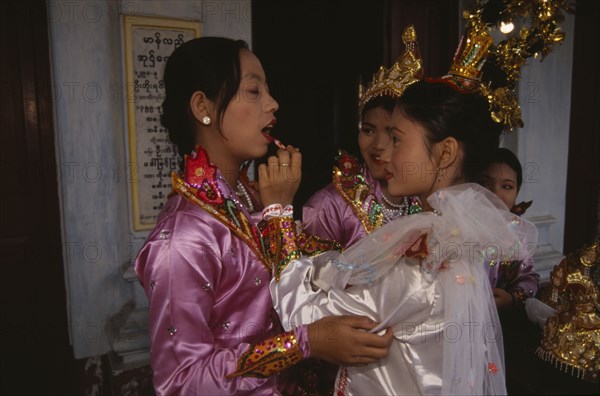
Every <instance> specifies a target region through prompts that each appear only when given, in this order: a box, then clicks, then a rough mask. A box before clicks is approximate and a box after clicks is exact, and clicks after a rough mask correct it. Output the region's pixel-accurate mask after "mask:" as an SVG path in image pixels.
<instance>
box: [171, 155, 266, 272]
mask: <svg viewBox="0 0 600 396" xmlns="http://www.w3.org/2000/svg"><path fill="white" fill-rule="evenodd" d="M184 175H185V179H183V178H181V177H180V176H179V175H177V174H176V173H175V172H173V173H172V174H171V179H172V183H173V184H172V185H173V191H175V192H177V193H178V194H180V195H181V196H182V197H184V198H186V199H187V200H189V201H190V202H192V203H193V204H195V205H196V206H198V207H200V208H202V209H204V210H205V211H207V212H208V213H210V214H211V215H213V216H214V217H215V218H217V219H218V220H219V221H221V222H222V223H223V224H225V225H226V226H227V227H228V228H229V229H230V230H231V231H233V233H234V234H235V235H236V236H238V237H239V238H240V239H242V240H243V241H244V242H245V243H246V244H247V245H248V246H249V247H250V249H251V250H252V251H253V252H254V253H255V254H256V256H257V257H258V258H259V260H260V261H261V262H262V263H263V265H264V266H265V267H267V270H268V271H269V272H270V271H271V268H272V263H271V262H270V261H269V260H268V257H267V255H266V249H265V244H264V242H263V240H262V237H261V233H260V230H259V229H258V227H256V225H254V223H253V222H252V221H250V220H249V219H248V217H247V216H246V214H245V213H244V211H243V210H242V209H241V208H240V207H239V206H238V205H237V204H236V202H235V201H234V200H233V199H231V198H229V197H224V196H223V193H222V191H221V189H220V188H219V184H218V181H217V168H216V167H215V166H214V165H213V164H211V163H210V162H209V161H208V156H207V154H206V151H204V149H202V148H201V147H200V146H196V151H195V154H194V155H192V156H188V155H186V156H185V172H184Z"/></svg>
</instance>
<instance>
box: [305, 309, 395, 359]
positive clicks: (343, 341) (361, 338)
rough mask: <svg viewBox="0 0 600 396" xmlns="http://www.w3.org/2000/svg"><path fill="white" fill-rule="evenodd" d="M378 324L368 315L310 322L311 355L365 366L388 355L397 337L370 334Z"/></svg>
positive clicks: (336, 317)
mask: <svg viewBox="0 0 600 396" xmlns="http://www.w3.org/2000/svg"><path fill="white" fill-rule="evenodd" d="M376 325H377V323H375V322H374V321H372V320H371V319H369V318H367V317H366V316H349V315H346V316H328V317H325V318H323V319H319V320H317V321H316V322H314V323H311V324H310V325H308V340H309V344H310V356H311V357H315V358H319V359H323V360H326V361H328V362H331V363H335V364H337V365H341V366H364V365H366V364H371V363H376V362H377V361H378V360H379V359H382V358H384V357H386V356H387V355H388V349H389V346H390V344H391V342H392V338H393V336H394V334H393V332H392V330H391V329H389V328H388V329H386V332H385V334H383V335H381V336H380V335H377V334H372V333H369V332H368V330H371V329H373V328H374V327H375V326H376Z"/></svg>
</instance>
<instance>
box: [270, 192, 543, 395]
mask: <svg viewBox="0 0 600 396" xmlns="http://www.w3.org/2000/svg"><path fill="white" fill-rule="evenodd" d="M428 201H429V203H430V205H431V206H432V207H433V208H434V209H435V212H434V213H431V212H429V213H421V214H418V215H412V216H408V217H403V218H400V219H398V220H395V221H393V222H391V223H389V224H387V225H385V226H384V227H382V228H380V229H379V230H377V231H375V232H373V233H371V234H370V235H368V236H367V237H365V238H363V239H362V240H361V241H359V242H358V243H356V244H355V245H353V246H352V247H350V248H348V249H347V250H346V251H345V252H344V253H343V254H341V255H335V254H332V253H327V254H322V255H320V256H316V257H312V258H302V259H300V260H296V261H294V262H292V263H290V264H289V265H288V267H287V268H286V269H285V270H284V272H283V273H282V276H281V280H280V282H279V283H277V282H275V281H272V282H271V294H272V297H273V302H274V305H275V308H276V310H277V311H278V313H279V315H280V317H281V319H282V322H284V325H285V326H287V327H288V328H291V327H293V326H294V325H298V324H308V323H311V322H313V321H315V320H317V319H319V318H321V317H324V316H328V315H340V314H359V315H366V316H369V317H371V318H372V319H374V320H376V321H378V322H380V325H379V326H378V328H377V329H375V330H374V331H380V330H381V329H384V328H386V327H392V328H393V330H394V336H395V341H394V345H393V346H392V348H391V349H390V355H389V356H388V358H387V359H385V360H382V361H380V363H379V364H376V365H369V366H366V367H364V368H347V369H345V370H342V371H341V372H340V374H339V375H338V384H337V385H338V390H340V389H339V388H340V386H341V385H340V384H343V386H344V389H341V390H342V391H344V392H345V393H346V394H361V393H365V392H370V393H378V392H380V393H388V394H403V393H421V394H505V393H506V387H505V376H504V357H503V347H502V333H501V328H500V325H499V321H498V315H497V310H496V306H495V304H494V300H493V297H492V292H491V288H490V284H489V280H488V276H487V273H486V270H485V266H484V260H488V261H489V260H490V259H493V258H499V259H503V260H504V259H510V260H517V259H518V260H524V259H527V258H528V257H530V256H531V255H532V254H533V252H534V250H535V243H537V230H536V228H535V226H534V225H533V224H532V223H530V222H529V221H527V220H524V219H521V218H519V217H518V216H515V215H513V214H511V213H510V212H509V211H508V210H507V208H506V206H505V205H504V204H503V203H502V202H501V201H500V200H499V199H498V198H497V197H496V196H495V195H494V194H492V193H490V192H489V191H487V190H485V189H483V188H482V187H480V186H479V185H476V184H462V185H457V186H453V187H450V188H446V189H443V190H438V191H436V192H435V193H434V194H432V195H431V196H430V197H429V198H428ZM347 285H351V286H350V287H347ZM341 376H346V377H345V378H341Z"/></svg>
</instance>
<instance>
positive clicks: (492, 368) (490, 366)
mask: <svg viewBox="0 0 600 396" xmlns="http://www.w3.org/2000/svg"><path fill="white" fill-rule="evenodd" d="M488 371H489V372H490V373H492V374H496V373H497V372H498V366H496V363H488Z"/></svg>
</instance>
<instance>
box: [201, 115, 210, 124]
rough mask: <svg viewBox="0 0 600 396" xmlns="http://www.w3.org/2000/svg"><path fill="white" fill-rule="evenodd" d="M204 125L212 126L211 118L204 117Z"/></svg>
mask: <svg viewBox="0 0 600 396" xmlns="http://www.w3.org/2000/svg"><path fill="white" fill-rule="evenodd" d="M202 123H203V124H204V125H209V124H210V117H209V116H204V117H202Z"/></svg>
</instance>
